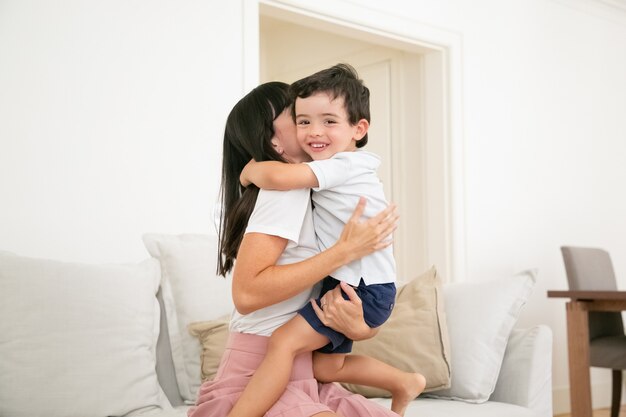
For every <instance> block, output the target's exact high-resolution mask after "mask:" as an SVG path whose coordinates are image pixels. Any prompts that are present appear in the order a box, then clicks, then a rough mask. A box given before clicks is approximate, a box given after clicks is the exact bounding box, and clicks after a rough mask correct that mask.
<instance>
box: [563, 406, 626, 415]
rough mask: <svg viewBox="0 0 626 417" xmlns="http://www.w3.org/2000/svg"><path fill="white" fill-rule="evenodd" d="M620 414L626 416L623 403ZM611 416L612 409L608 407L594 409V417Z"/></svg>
mask: <svg viewBox="0 0 626 417" xmlns="http://www.w3.org/2000/svg"><path fill="white" fill-rule="evenodd" d="M619 415H620V417H622V416H625V417H626V406H625V405H623V406H622V408H620V411H619ZM570 416H571V414H557V415H555V416H554V417H570ZM610 416H611V410H610V409H608V408H603V409H601V410H593V417H610Z"/></svg>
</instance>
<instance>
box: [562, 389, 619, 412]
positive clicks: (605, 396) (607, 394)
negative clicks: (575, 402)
mask: <svg viewBox="0 0 626 417" xmlns="http://www.w3.org/2000/svg"><path fill="white" fill-rule="evenodd" d="M611 390H612V388H611V381H607V382H600V383H596V384H594V385H592V386H591V406H592V407H593V409H594V410H596V409H599V408H609V407H611V392H612V391H611ZM569 400H570V397H569V386H565V387H555V388H552V410H553V411H552V413H553V414H554V415H559V414H564V413H569V412H570V411H571V410H570V402H569ZM622 404H626V389H625V388H624V387H622Z"/></svg>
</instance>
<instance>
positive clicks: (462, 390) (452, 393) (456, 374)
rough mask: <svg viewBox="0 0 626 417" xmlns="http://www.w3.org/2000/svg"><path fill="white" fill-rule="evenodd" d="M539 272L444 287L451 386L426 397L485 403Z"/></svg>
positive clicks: (493, 386)
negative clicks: (449, 348) (449, 349)
mask: <svg viewBox="0 0 626 417" xmlns="http://www.w3.org/2000/svg"><path fill="white" fill-rule="evenodd" d="M535 275H536V272H535V271H524V272H522V273H520V274H517V275H515V276H513V277H510V278H503V279H497V280H492V281H485V282H478V283H475V282H463V283H452V284H448V285H445V286H444V291H443V292H444V300H445V309H446V318H447V324H448V334H449V336H450V346H451V354H452V355H451V356H452V359H451V365H452V373H451V382H452V384H451V386H450V388H448V389H444V390H440V391H436V392H433V393H430V394H426V396H430V397H435V398H446V399H454V400H462V401H467V402H472V403H481V402H485V401H487V400H488V399H489V396H490V395H491V393H492V392H493V391H494V389H495V386H496V382H497V380H498V375H499V373H500V367H501V366H502V359H503V358H504V352H505V350H506V345H507V342H508V339H509V335H510V333H511V330H512V329H513V326H514V325H515V323H516V322H517V318H518V317H519V313H520V311H521V308H522V306H523V305H524V304H525V303H526V300H528V297H529V296H530V293H531V291H532V288H533V286H534V284H535Z"/></svg>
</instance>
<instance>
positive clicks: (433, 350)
mask: <svg viewBox="0 0 626 417" xmlns="http://www.w3.org/2000/svg"><path fill="white" fill-rule="evenodd" d="M441 284H442V283H441V279H440V277H439V276H438V274H437V271H436V269H435V267H434V266H433V267H431V268H430V269H429V270H428V271H426V272H425V273H424V274H422V275H421V276H420V277H418V278H416V279H414V280H412V281H410V282H409V283H407V284H406V285H404V286H403V287H401V288H399V289H398V294H397V296H396V305H395V307H394V309H393V312H392V313H391V317H389V320H387V322H386V323H385V324H383V325H382V326H381V328H380V331H379V332H378V334H377V335H376V336H375V337H373V338H371V339H368V340H363V341H360V342H356V343H355V344H354V348H353V350H352V354H359V355H367V356H371V357H374V358H376V359H379V360H381V361H383V362H385V363H387V364H389V365H392V366H395V367H396V368H399V369H402V370H404V371H407V372H419V373H421V374H422V375H424V376H425V377H426V389H425V392H429V391H434V390H440V389H443V388H448V387H450V343H449V340H448V329H447V325H446V319H445V310H444V305H443V292H442V288H441ZM343 385H344V386H345V387H346V388H347V389H349V390H350V391H352V392H354V393H357V394H361V395H363V396H366V397H389V396H390V393H389V392H387V391H384V390H381V389H377V388H372V387H365V386H360V385H354V384H343Z"/></svg>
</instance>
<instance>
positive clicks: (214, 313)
mask: <svg viewBox="0 0 626 417" xmlns="http://www.w3.org/2000/svg"><path fill="white" fill-rule="evenodd" d="M143 241H144V244H145V246H146V249H147V250H148V252H149V253H150V255H152V256H153V257H155V258H156V259H158V260H159V262H160V264H161V273H162V280H161V294H162V296H163V304H164V306H165V312H166V315H167V326H168V333H169V339H170V345H171V350H172V359H173V362H174V369H175V374H176V382H177V383H178V388H179V391H180V395H181V397H182V398H183V399H184V401H185V402H186V403H188V404H193V403H195V400H196V396H197V392H198V388H199V387H200V384H201V375H200V374H201V371H200V370H201V363H200V357H201V347H200V343H199V341H198V339H196V338H195V337H193V336H192V335H191V334H190V333H189V331H188V329H187V326H188V325H189V324H190V323H192V322H197V321H206V320H212V319H216V318H218V317H220V316H222V315H224V314H226V313H230V312H231V311H232V308H233V304H232V297H231V292H230V280H228V279H224V278H222V277H218V276H216V273H215V271H216V260H217V238H216V237H215V236H211V235H203V234H180V235H167V234H153V233H152V234H145V235H144V236H143Z"/></svg>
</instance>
